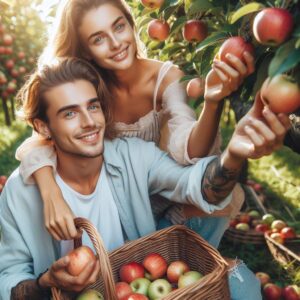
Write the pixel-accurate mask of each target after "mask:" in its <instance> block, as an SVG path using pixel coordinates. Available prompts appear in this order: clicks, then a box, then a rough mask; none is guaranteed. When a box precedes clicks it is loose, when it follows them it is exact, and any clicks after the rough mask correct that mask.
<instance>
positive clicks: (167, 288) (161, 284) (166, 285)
mask: <svg viewBox="0 0 300 300" xmlns="http://www.w3.org/2000/svg"><path fill="white" fill-rule="evenodd" d="M170 292H172V285H171V283H170V282H169V281H168V280H166V279H163V278H160V279H156V280H154V281H153V282H151V284H150V286H149V289H148V296H149V298H150V299H151V300H156V299H161V298H163V297H165V296H167V295H168V294H169V293H170Z"/></svg>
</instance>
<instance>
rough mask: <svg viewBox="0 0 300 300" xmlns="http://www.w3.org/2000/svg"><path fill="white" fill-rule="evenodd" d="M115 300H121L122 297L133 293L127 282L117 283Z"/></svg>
mask: <svg viewBox="0 0 300 300" xmlns="http://www.w3.org/2000/svg"><path fill="white" fill-rule="evenodd" d="M115 287H116V293H117V298H118V299H119V300H122V299H123V298H124V297H126V296H128V295H130V294H132V293H133V290H132V288H131V286H130V285H129V284H128V283H127V282H123V281H119V282H117V283H116V286H115Z"/></svg>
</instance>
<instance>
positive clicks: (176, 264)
mask: <svg viewBox="0 0 300 300" xmlns="http://www.w3.org/2000/svg"><path fill="white" fill-rule="evenodd" d="M188 271H190V268H189V266H188V265H187V264H186V263H185V262H184V261H182V260H177V261H173V262H172V263H170V265H169V267H168V269H167V278H168V280H169V282H171V283H177V282H178V279H179V277H180V276H181V275H182V274H184V273H186V272H188Z"/></svg>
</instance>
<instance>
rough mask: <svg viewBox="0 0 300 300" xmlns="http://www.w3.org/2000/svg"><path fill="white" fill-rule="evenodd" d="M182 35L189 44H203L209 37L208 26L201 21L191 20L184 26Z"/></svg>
mask: <svg viewBox="0 0 300 300" xmlns="http://www.w3.org/2000/svg"><path fill="white" fill-rule="evenodd" d="M182 35H183V37H184V39H185V40H186V41H188V42H201V41H203V40H204V39H205V38H206V37H207V26H206V24H205V23H204V22H203V21H201V20H189V21H187V22H186V23H185V25H184V26H183V29H182Z"/></svg>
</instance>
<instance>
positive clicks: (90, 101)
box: [56, 97, 100, 115]
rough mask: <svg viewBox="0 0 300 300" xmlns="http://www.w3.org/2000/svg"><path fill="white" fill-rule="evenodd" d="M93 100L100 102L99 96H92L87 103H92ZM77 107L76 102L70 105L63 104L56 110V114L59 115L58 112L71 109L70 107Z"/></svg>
mask: <svg viewBox="0 0 300 300" xmlns="http://www.w3.org/2000/svg"><path fill="white" fill-rule="evenodd" d="M95 102H99V103H100V101H99V98H97V97H96V98H92V99H90V100H88V103H89V104H92V103H95ZM77 107H79V105H78V104H72V105H67V106H64V107H62V108H60V109H59V110H58V111H57V113H56V115H59V114H60V113H62V112H64V111H66V110H72V109H75V108H77Z"/></svg>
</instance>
